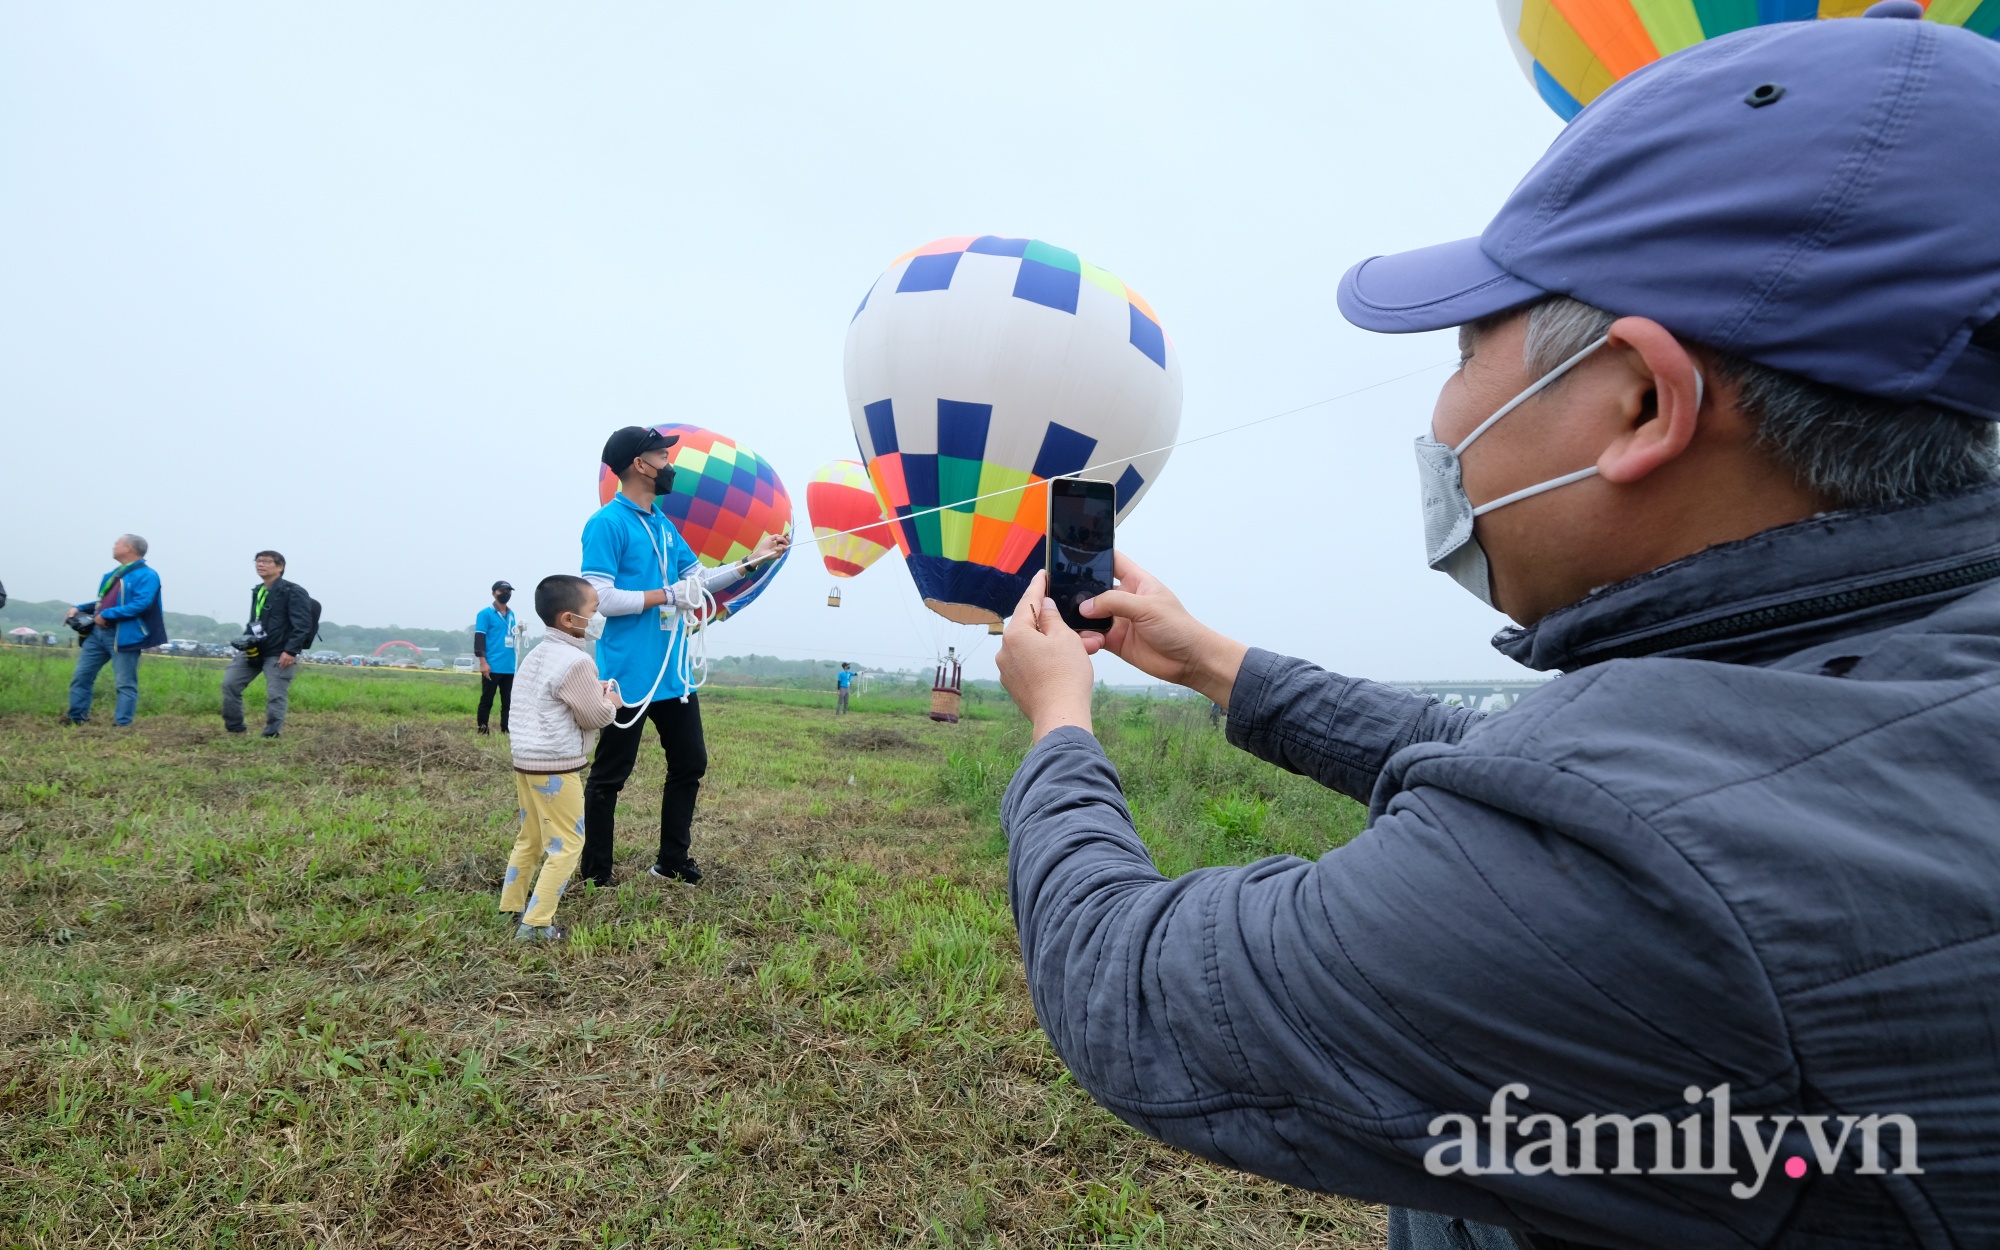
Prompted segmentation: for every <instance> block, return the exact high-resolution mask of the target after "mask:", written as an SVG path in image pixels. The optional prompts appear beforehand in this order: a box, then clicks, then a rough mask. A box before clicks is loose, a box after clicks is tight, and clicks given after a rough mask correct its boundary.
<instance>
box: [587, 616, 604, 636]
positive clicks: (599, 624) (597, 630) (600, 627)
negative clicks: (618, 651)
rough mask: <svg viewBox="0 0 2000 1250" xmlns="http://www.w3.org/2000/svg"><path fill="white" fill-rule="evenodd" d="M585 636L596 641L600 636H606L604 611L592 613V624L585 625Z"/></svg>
mask: <svg viewBox="0 0 2000 1250" xmlns="http://www.w3.org/2000/svg"><path fill="white" fill-rule="evenodd" d="M583 636H584V638H585V639H586V640H587V641H589V642H596V641H597V640H598V639H599V638H602V637H604V614H603V613H602V612H596V613H592V614H591V617H590V624H588V625H586V626H584V627H583Z"/></svg>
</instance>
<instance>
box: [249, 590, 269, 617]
mask: <svg viewBox="0 0 2000 1250" xmlns="http://www.w3.org/2000/svg"><path fill="white" fill-rule="evenodd" d="M270 596H271V588H270V587H269V586H259V587H258V588H257V593H256V594H255V595H253V596H251V599H250V619H251V620H253V621H261V620H263V619H264V600H266V599H268V598H270Z"/></svg>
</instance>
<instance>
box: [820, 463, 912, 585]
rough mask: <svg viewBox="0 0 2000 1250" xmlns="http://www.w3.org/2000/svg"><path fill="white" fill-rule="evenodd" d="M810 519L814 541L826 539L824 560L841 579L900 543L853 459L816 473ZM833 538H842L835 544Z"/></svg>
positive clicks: (864, 472) (865, 473) (865, 472)
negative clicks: (897, 541)
mask: <svg viewBox="0 0 2000 1250" xmlns="http://www.w3.org/2000/svg"><path fill="white" fill-rule="evenodd" d="M806 516H807V517H808V518H809V519H810V520H811V523H812V530H813V537H814V538H817V539H819V540H820V543H819V554H820V559H822V560H824V561H826V571H827V572H829V573H831V574H833V575H834V576H835V577H853V576H854V575H855V574H857V573H859V572H861V571H862V570H863V569H865V568H867V567H868V566H869V565H871V564H873V563H875V562H876V561H877V560H879V559H881V558H882V553H883V552H885V551H887V550H889V548H891V547H893V546H895V545H896V536H895V535H894V534H891V533H890V532H889V526H888V524H887V523H886V522H885V521H884V520H883V517H882V501H881V500H880V499H878V498H876V496H875V484H874V483H873V482H871V481H869V480H868V470H867V469H865V468H863V467H862V466H861V465H860V464H859V463H858V462H856V461H853V460H834V461H830V462H828V463H826V464H823V465H821V466H820V467H819V469H818V470H817V471H816V472H815V473H814V474H813V475H812V481H810V482H808V483H806ZM848 531H855V532H852V533H850V532H848ZM829 534H839V535H840V537H838V538H834V539H830V540H829V539H828V537H827V536H828V535H829Z"/></svg>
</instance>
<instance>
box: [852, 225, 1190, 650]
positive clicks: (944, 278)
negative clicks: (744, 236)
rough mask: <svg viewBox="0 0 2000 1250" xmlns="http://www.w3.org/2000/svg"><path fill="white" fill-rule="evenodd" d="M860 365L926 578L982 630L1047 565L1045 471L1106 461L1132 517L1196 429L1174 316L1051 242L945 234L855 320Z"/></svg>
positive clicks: (859, 387) (895, 272) (886, 484)
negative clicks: (1189, 421)
mask: <svg viewBox="0 0 2000 1250" xmlns="http://www.w3.org/2000/svg"><path fill="white" fill-rule="evenodd" d="M846 374H847V406H848V414H849V416H850V417H851V418H852V420H853V422H854V435H855V439H856V441H857V442H858V443H859V444H860V446H861V458H862V460H863V462H864V463H866V464H867V466H868V475H869V477H870V478H871V479H872V480H873V481H874V484H875V493H876V494H877V495H879V496H881V498H882V501H883V503H884V504H885V505H887V508H886V512H885V515H887V516H889V518H890V520H891V521H892V522H893V526H892V528H893V530H894V533H895V536H896V545H897V546H898V547H899V548H900V549H901V550H902V552H903V555H904V558H905V559H906V560H908V562H909V567H910V575H911V576H912V577H913V578H914V579H915V580H916V583H917V589H918V591H919V592H920V593H922V595H923V597H924V602H925V603H926V604H927V605H929V606H930V608H931V609H932V610H933V611H935V612H937V613H938V614H939V615H941V616H943V617H945V618H946V619H947V620H951V621H956V622H958V623H960V624H964V625H971V624H979V623H990V622H993V621H996V620H999V619H1001V618H1002V617H1004V616H1005V615H1007V614H1008V613H1010V612H1012V611H1013V610H1014V605H1015V603H1017V602H1018V601H1019V600H1020V597H1021V594H1022V592H1023V591H1024V590H1026V589H1027V584H1028V579H1029V578H1031V577H1033V576H1034V574H1035V573H1036V572H1037V571H1039V570H1040V569H1041V567H1042V561H1043V535H1044V532H1045V531H1046V530H1047V528H1048V490H1047V487H1046V486H1044V485H1043V483H1045V482H1047V481H1048V480H1049V479H1050V478H1052V477H1058V476H1063V475H1067V474H1073V473H1076V472H1077V471H1078V470H1082V469H1088V470H1089V474H1088V475H1089V476H1090V477H1092V478H1098V479H1101V480H1103V481H1108V482H1112V483H1115V484H1116V486H1117V490H1118V516H1119V517H1120V518H1123V517H1126V516H1129V515H1130V514H1131V511H1132V509H1133V507H1135V506H1136V505H1137V504H1138V502H1139V500H1140V499H1141V498H1142V497H1143V496H1144V495H1145V493H1146V490H1147V488H1148V487H1150V486H1151V485H1152V484H1153V481H1154V479H1155V478H1157V477H1158V476H1159V473H1160V470H1161V469H1162V468H1163V467H1164V466H1165V464H1166V462H1167V451H1166V448H1167V447H1168V446H1169V445H1170V444H1171V443H1172V442H1173V441H1174V435H1175V432H1176V431H1177V430H1179V428H1180V416H1181V369H1180V359H1179V357H1178V356H1177V355H1176V354H1175V352H1174V345H1173V342H1172V340H1170V339H1168V338H1167V336H1166V332H1165V331H1164V330H1162V329H1161V328H1160V319H1159V317H1158V316H1157V315H1156V314H1155V313H1154V312H1153V310H1152V308H1151V307H1150V306H1149V305H1147V303H1146V301H1145V300H1143V299H1141V298H1139V296H1138V294H1137V293H1136V292H1134V291H1132V290H1131V289H1130V288H1128V287H1127V286H1126V285H1125V284H1124V283H1123V282H1120V281H1119V280H1118V279H1117V278H1115V277H1113V276H1112V275H1111V274H1109V273H1106V272H1105V271H1104V270H1102V269H1099V268H1098V267H1097V266H1095V265H1092V264H1090V263H1088V262H1086V261H1083V260H1080V259H1079V258H1078V257H1077V255H1076V253H1074V252H1070V251H1065V250H1064V249H1062V248H1059V247H1056V246H1054V245H1053V244H1049V243H1044V242H1042V241H1041V240H1039V239H1005V238H1000V237H997V236H995V235H982V236H980V237H978V238H972V237H964V238H951V239H939V240H937V241H936V242H934V243H927V244H925V245H924V246H922V247H920V248H917V249H916V250H915V251H912V252H908V253H905V254H904V255H903V256H901V257H899V258H897V260H896V262H895V263H894V264H892V265H890V266H889V268H888V270H887V272H885V273H884V274H883V275H882V276H881V277H880V278H877V279H876V280H875V285H874V286H873V287H872V288H871V289H870V290H869V292H868V294H867V296H866V297H865V298H864V299H863V300H862V301H861V307H860V308H858V309H857V310H855V314H854V318H853V320H852V321H851V322H850V323H849V325H848V328H847V355H846ZM995 492H999V493H995ZM940 505H943V506H944V510H943V511H940V512H928V513H927V514H926V515H918V514H923V513H926V512H927V510H928V509H933V508H937V507H939V506H940ZM897 518H906V519H901V520H899V519H897Z"/></svg>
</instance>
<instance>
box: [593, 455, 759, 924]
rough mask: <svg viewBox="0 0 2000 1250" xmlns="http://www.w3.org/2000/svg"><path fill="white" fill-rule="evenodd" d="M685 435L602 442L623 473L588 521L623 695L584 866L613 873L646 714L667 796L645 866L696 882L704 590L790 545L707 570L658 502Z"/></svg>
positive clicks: (600, 651)
mask: <svg viewBox="0 0 2000 1250" xmlns="http://www.w3.org/2000/svg"><path fill="white" fill-rule="evenodd" d="M678 441H679V440H678V439H677V438H675V437H674V436H672V435H667V434H661V433H660V432H659V431H657V430H652V429H647V428H646V427H645V426H639V425H628V426H626V427H624V428H623V429H621V430H618V431H617V432H616V433H614V434H612V436H611V437H610V439H608V440H607V441H606V442H605V444H604V463H605V465H606V466H607V467H609V468H610V469H611V471H612V472H614V473H616V474H617V475H618V480H619V486H618V493H617V494H616V495H614V496H612V499H611V502H610V503H608V504H605V505H604V506H603V507H602V508H599V509H598V510H597V511H596V512H595V513H593V514H592V515H591V518H590V520H589V521H587V522H585V523H584V527H583V576H584V580H586V581H588V582H589V583H590V584H591V586H592V587H593V588H595V589H596V591H597V601H598V609H599V611H601V612H603V614H604V617H605V621H604V625H603V633H602V635H601V636H600V637H599V638H598V641H597V671H598V675H599V676H600V677H605V678H609V679H611V680H614V681H616V682H617V683H618V690H619V693H620V695H621V696H622V697H623V698H624V700H625V703H624V705H623V706H622V707H621V708H620V709H619V712H618V715H617V716H616V717H615V718H614V719H613V720H612V722H611V723H610V724H609V725H607V726H605V728H604V732H603V734H602V735H601V736H600V737H599V739H598V742H597V754H596V756H595V757H594V758H593V760H592V761H591V766H590V776H589V778H588V779H587V780H586V781H585V782H584V791H583V861H582V863H581V864H580V865H579V866H578V870H579V871H580V872H581V874H582V875H583V877H584V878H585V879H587V880H589V881H593V882H595V883H596V884H598V885H600V886H608V885H610V884H611V853H612V848H613V842H614V833H615V824H616V819H617V814H618V793H619V791H621V790H623V789H624V788H625V781H626V779H627V778H628V777H630V776H631V775H632V765H633V763H634V762H635V761H636V760H637V759H638V757H639V739H640V737H641V736H642V735H643V734H644V732H645V726H646V722H647V721H648V720H650V721H652V722H653V728H654V729H655V730H656V731H657V732H658V733H659V735H660V749H661V750H662V751H664V752H665V753H666V757H667V780H666V785H665V787H664V788H663V790H662V791H661V795H660V853H659V856H658V858H657V859H655V860H654V863H653V866H652V868H651V869H649V870H648V875H650V876H653V877H660V878H666V877H674V878H678V879H679V880H682V881H685V882H687V883H688V884H690V885H692V884H694V883H695V882H697V881H700V880H701V869H700V868H698V867H697V866H696V865H695V862H694V859H693V858H692V857H691V856H690V855H689V854H688V847H689V843H690V841H691V836H690V829H691V828H692V826H693V824H694V800H695V794H696V792H697V791H699V790H700V789H701V778H702V775H703V774H704V773H705V772H707V771H708V746H707V743H706V742H705V741H704V740H703V738H702V732H701V704H700V702H699V700H698V699H697V698H696V697H695V693H694V689H693V686H692V684H691V682H690V681H689V673H688V667H687V634H688V629H689V627H690V626H692V625H693V624H694V623H696V621H697V620H698V617H697V616H696V615H695V613H696V612H697V611H698V610H699V607H700V601H701V599H702V597H703V591H704V590H706V591H708V592H711V593H712V592H714V591H717V590H722V589H725V588H727V587H729V586H732V585H734V584H735V583H736V582H737V581H738V580H739V579H740V578H742V577H743V575H744V572H745V571H747V570H748V568H750V567H752V566H755V565H758V564H762V563H763V562H765V561H766V560H769V559H772V558H774V557H776V556H778V555H780V554H782V553H783V552H784V550H785V547H786V546H787V544H788V540H787V539H786V538H784V537H783V536H781V535H780V536H771V537H766V538H765V539H764V540H763V541H761V542H759V543H758V544H757V547H756V549H755V550H754V551H752V552H751V554H750V558H749V560H748V561H746V563H745V567H744V569H743V570H730V571H727V572H724V571H721V570H710V569H705V568H703V567H702V564H701V561H700V560H699V559H698V558H697V557H696V556H695V554H694V551H693V550H692V549H691V548H690V547H689V546H688V545H687V542H686V540H685V539H683V538H682V537H681V535H680V531H679V530H677V529H675V528H674V524H673V521H672V520H670V519H669V518H668V516H667V514H666V512H665V511H664V510H663V509H662V508H661V507H660V505H659V502H658V500H659V497H660V496H662V495H665V494H667V493H668V492H669V491H671V490H672V489H673V480H674V470H673V465H672V463H671V457H670V455H669V454H668V449H669V448H670V447H672V446H673V445H674V444H675V443H676V442H678Z"/></svg>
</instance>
